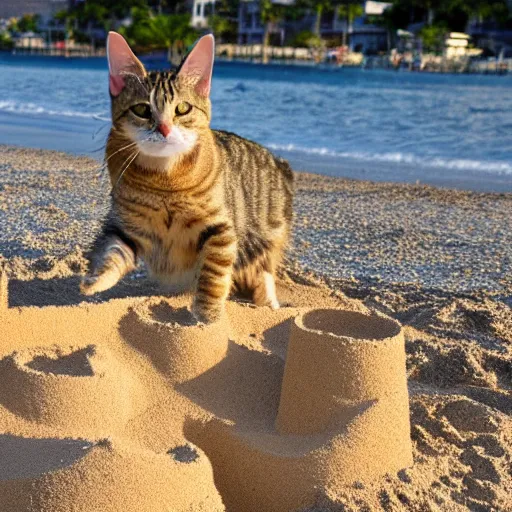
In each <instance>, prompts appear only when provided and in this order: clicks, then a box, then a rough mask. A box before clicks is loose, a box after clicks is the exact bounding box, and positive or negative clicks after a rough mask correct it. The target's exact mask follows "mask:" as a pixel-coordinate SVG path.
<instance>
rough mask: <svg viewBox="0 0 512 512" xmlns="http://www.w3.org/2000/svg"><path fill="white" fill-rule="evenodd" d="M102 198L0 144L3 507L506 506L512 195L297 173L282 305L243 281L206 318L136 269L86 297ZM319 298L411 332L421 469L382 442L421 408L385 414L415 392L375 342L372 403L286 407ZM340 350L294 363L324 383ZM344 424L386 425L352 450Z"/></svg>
mask: <svg viewBox="0 0 512 512" xmlns="http://www.w3.org/2000/svg"><path fill="white" fill-rule="evenodd" d="M108 201H109V196H108V181H107V177H106V174H105V172H104V171H103V170H102V169H101V168H100V167H99V165H98V162H97V161H95V160H93V159H89V158H86V157H75V156H71V155H68V154H64V153H57V152H52V151H46V150H33V149H23V148H16V147H13V146H0V226H1V227H2V229H1V230H0V269H2V276H3V277H2V282H1V283H0V320H1V322H2V326H3V327H2V329H1V334H0V366H1V367H2V370H1V372H2V376H3V378H2V379H1V383H0V461H1V462H0V510H2V511H5V512H25V511H26V512H43V511H44V512H47V511H48V512H49V511H52V512H60V511H62V512H64V511H69V510H77V511H81V512H91V511H99V510H102V511H103V510H104V511H121V510H123V511H132V510H133V511H135V510H142V511H148V512H149V511H151V512H155V511H162V512H163V511H167V510H173V511H176V510H179V511H187V510H190V511H200V510H204V511H222V510H226V511H228V512H244V511H247V512H256V511H258V512H272V511H274V510H276V512H277V511H281V512H285V510H290V511H292V510H293V511H297V512H298V511H299V510H302V511H303V512H305V511H309V512H313V511H314V512H338V511H374V510H376V511H377V510H385V511H400V510H404V511H418V512H419V511H450V512H451V511H455V512H456V511H466V510H471V511H500V512H501V511H507V510H512V498H511V489H512V470H511V467H512V466H511V461H512V309H511V306H512V273H511V271H510V269H511V265H512V244H511V241H512V229H511V227H510V212H511V211H512V194H510V193H486V192H466V191H455V190H449V189H442V188H434V187H429V186H425V185H405V184H388V183H374V182H369V181H368V182H366V181H356V180H348V179H341V178H330V177H326V176H319V175H313V174H303V173H299V174H297V197H296V202H295V221H294V232H293V247H292V248H291V250H290V251H289V253H288V256H287V260H286V265H285V267H284V268H283V269H282V271H281V273H280V282H279V285H278V296H279V298H280V300H281V303H282V305H283V307H282V308H281V309H280V310H278V311H274V312H273V311H270V310H269V309H266V308H261V309H258V308H253V307H250V306H249V305H248V304H246V303H244V302H242V301H240V300H239V299H236V298H234V299H233V300H231V301H230V302H229V305H228V308H227V317H228V318H227V319H226V323H225V324H224V323H222V324H221V325H220V326H219V327H218V328H217V329H216V331H215V333H213V332H212V331H208V329H209V328H208V327H205V328H203V327H200V326H194V325H192V324H191V323H190V318H189V317H188V313H187V309H186V307H187V305H189V303H190V297H189V296H187V295H180V294H177V293H176V291H174V290H165V289H163V288H161V287H159V286H158V285H157V284H155V283H152V282H150V281H149V280H148V279H147V278H146V273H145V270H144V269H143V268H140V269H138V270H137V271H136V272H135V273H134V274H132V275H130V276H128V277H127V278H126V279H125V280H124V281H123V282H122V283H120V284H119V285H118V286H116V287H115V288H114V289H112V290H109V291H108V292H105V293H103V294H101V295H99V296H94V297H83V296H81V295H80V294H79V290H78V283H79V279H80V276H81V275H82V274H83V273H84V271H85V258H84V253H85V252H86V250H87V248H88V246H89V244H90V242H91V240H92V238H93V236H94V234H95V233H96V232H97V230H98V229H99V226H100V221H101V218H102V216H103V215H105V213H106V211H107V208H108ZM325 309H342V310H344V311H348V312H352V314H354V315H363V316H364V315H366V316H365V318H367V319H368V320H367V321H368V327H367V328H368V330H369V331H371V329H370V324H371V323H372V322H373V321H374V320H375V322H377V327H376V328H375V329H376V331H375V329H374V331H375V332H374V331H372V332H369V331H368V332H367V331H364V332H362V333H359V332H356V331H357V329H354V330H353V332H352V331H351V334H350V336H352V337H353V338H354V339H356V340H357V339H360V340H363V339H369V340H376V339H382V340H384V341H383V342H385V343H388V342H389V344H390V346H393V347H395V348H396V350H397V351H398V352H397V353H399V349H400V346H399V345H400V343H403V341H405V352H404V353H403V355H404V361H403V363H404V365H405V370H404V375H403V377H404V379H403V386H405V375H406V376H407V390H408V395H409V396H408V406H409V410H410V414H409V419H410V437H411V439H412V458H413V464H412V465H411V464H410V461H409V462H407V461H408V459H407V457H408V454H407V446H408V445H407V443H406V442H401V444H400V445H399V446H400V447H403V450H404V451H403V453H401V452H400V450H399V449H397V448H396V446H395V447H394V445H393V444H392V443H391V441H389V442H390V444H389V445H387V444H386V442H387V440H392V439H395V440H396V439H402V441H403V439H405V438H407V439H408V436H409V431H408V429H409V422H408V421H406V422H405V423H403V424H400V425H401V426H400V427H396V425H397V424H398V423H400V421H402V420H403V416H400V417H399V415H398V412H397V418H398V419H397V422H395V423H393V422H392V420H391V419H390V422H391V423H390V424H392V425H395V427H396V431H392V430H389V431H387V430H386V429H387V423H385V422H383V423H382V424H381V427H380V428H377V427H375V425H377V424H378V421H377V420H379V418H381V417H385V415H388V417H389V418H392V417H393V413H392V412H390V411H393V410H395V412H396V411H399V410H400V411H401V410H402V409H401V408H403V407H404V402H403V400H402V401H400V400H401V398H400V397H401V396H402V395H400V393H402V391H403V390H401V388H400V385H401V384H400V382H401V381H400V379H401V374H400V369H399V368H398V367H397V369H396V374H395V373H394V372H395V369H393V370H392V371H391V370H390V373H389V374H388V375H380V374H379V373H378V372H379V361H380V359H379V358H375V359H372V358H371V357H370V355H369V356H368V360H367V362H366V363H365V364H363V365H362V367H361V368H362V371H363V372H365V371H368V372H373V373H371V375H372V377H371V378H370V379H369V381H368V382H373V381H372V380H371V379H375V382H377V381H378V382H379V385H378V386H377V385H376V387H375V400H373V398H374V397H373V395H372V396H371V397H370V396H369V395H368V396H367V397H366V398H365V400H366V401H367V402H368V403H367V405H366V406H365V407H367V409H364V408H363V409H357V408H355V409H354V407H355V406H354V404H355V403H356V401H357V400H359V399H360V398H361V397H359V395H358V398H357V400H356V399H355V398H354V399H353V403H352V404H348V402H347V404H344V405H343V407H345V409H344V410H345V413H344V414H345V416H344V419H343V421H342V420H340V419H339V418H338V419H336V421H335V420H334V419H332V418H330V419H329V421H327V420H326V423H325V424H324V425H323V426H322V427H319V426H318V425H317V426H315V427H314V428H313V427H312V426H311V425H310V424H307V421H306V419H307V418H308V413H307V403H306V402H300V401H299V402H297V404H298V405H297V407H295V408H293V407H292V410H293V411H294V412H293V413H292V412H289V407H288V409H287V407H286V406H285V405H286V404H285V405H283V404H284V402H285V399H286V398H285V397H286V396H287V395H286V389H287V386H288V387H289V389H292V390H293V389H294V384H293V382H292V384H291V385H290V384H289V379H290V378H291V377H289V376H288V375H289V374H290V372H292V370H290V369H289V368H292V366H291V363H290V360H289V356H290V354H291V353H292V352H289V350H292V346H293V347H294V346H295V345H292V341H290V343H289V340H293V344H295V343H296V342H297V344H298V343H299V341H300V335H299V334H300V333H299V334H297V336H296V338H294V337H293V335H292V334H290V332H291V333H293V332H295V331H294V329H295V330H296V331H297V329H299V331H300V329H301V324H300V322H299V324H300V325H299V324H297V318H302V317H304V318H306V317H307V314H308V313H307V312H308V311H312V310H313V311H317V310H325ZM382 315H385V317H384V316H382ZM340 318H341V317H340ZM344 318H345V317H344ZM346 318H349V317H346ZM383 318H387V319H388V320H389V322H390V323H386V322H388V320H383ZM309 321H311V322H312V320H311V319H309V320H307V321H306V320H304V326H303V330H304V329H305V330H307V329H309V327H311V325H310V324H308V323H307V322H309ZM395 321H398V322H400V323H401V324H402V326H403V327H402V331H401V332H400V334H398V331H396V332H395V331H394V330H393V329H395V327H393V326H395V325H398V324H395ZM379 322H384V323H379ZM320 323H321V322H320ZM297 325H298V327H297ZM381 325H382V326H383V327H382V328H381V327H379V326H381ZM308 326H309V327H308ZM347 326H350V321H349V320H347ZM386 326H387V327H386ZM311 329H313V327H311ZM325 329H327V328H326V327H325ZM336 329H337V327H335V326H334V327H329V328H328V331H327V332H330V333H332V334H336V333H335V331H336ZM347 329H349V327H347ZM397 329H399V327H398V328H397ZM299 331H297V332H299ZM377 331H381V332H377ZM388 331H389V332H388ZM300 332H302V331H300ZM347 336H348V335H347ZM217 337H218V338H219V339H221V340H222V343H221V344H220V345H218V344H216V345H209V344H208V343H206V341H207V340H211V339H214V338H217ZM395 338H396V340H395ZM322 339H328V336H327V337H325V336H324V338H322ZM169 340H178V341H180V340H181V341H182V343H181V342H180V343H178V344H177V346H173V345H172V343H173V342H171V341H169ZM389 340H391V341H389ZM393 340H395V341H393ZM400 340H401V341H400ZM393 343H395V345H392V344H393ZM370 345H371V344H370ZM373 345H375V343H374V344H373ZM373 345H372V346H373ZM297 346H298V345H297ZM183 347H185V348H183ZM395 348H393V350H395ZM293 350H294V352H293V354H295V355H298V354H300V349H299V348H293ZM314 350H317V349H316V348H315V349H314ZM347 357H348V356H347ZM372 357H373V356H372ZM375 357H377V356H375ZM379 357H384V356H381V355H379ZM386 357H387V356H386ZM397 358H398V359H397ZM383 360H384V359H383ZM393 360H394V361H396V360H400V357H399V356H396V357H395V356H394V357H393ZM372 361H373V363H372ZM372 364H373V365H374V366H373V367H372ZM328 365H329V360H328V359H326V368H325V372H323V371H322V369H320V370H318V369H317V370H316V371H315V372H314V374H313V375H314V378H312V377H311V375H307V373H305V371H306V370H295V372H296V374H298V375H299V377H300V378H301V379H302V380H301V379H299V382H301V383H302V384H304V383H305V382H306V383H307V382H316V381H318V382H319V385H318V388H314V387H313V388H312V389H313V390H314V393H316V392H318V393H320V390H321V389H322V386H323V383H324V384H326V385H327V384H329V385H330V384H332V379H333V378H334V376H335V375H337V373H336V372H335V371H333V370H328V368H327V366H328ZM299 366H300V365H299ZM343 371H346V372H347V374H346V376H344V377H343V376H342V377H339V378H340V379H341V380H340V382H339V386H341V387H344V386H346V389H347V390H351V389H352V388H351V387H350V386H351V382H352V381H354V380H356V376H354V375H352V374H351V373H350V372H351V369H350V368H349V367H346V368H345V369H344V370H343ZM354 371H355V370H354ZM297 372H298V373H297ZM301 372H302V373H301ZM342 373H343V372H341V374H342ZM379 375H380V376H379ZM308 377H309V380H308ZM388 377H389V381H387V380H386V379H387V378H388ZM395 377H396V378H395ZM336 378H337V377H336ZM287 379H288V380H287ZM323 379H324V380H323ZM378 379H381V380H378ZM302 384H301V385H302ZM395 385H396V386H397V387H396V389H397V391H396V393H395V394H393V397H394V398H392V399H391V398H389V396H390V395H388V394H387V391H388V388H387V386H389V389H391V387H392V386H395ZM290 386H291V387H290ZM324 388H325V386H324ZM393 389H394V388H393ZM404 389H405V388H404ZM347 392H349V391H347ZM290 393H291V392H290ZM354 393H355V391H354ZM290 396H292V397H293V396H294V395H293V393H291V395H290ZM397 397H398V398H397ZM370 398H371V399H372V400H373V401H372V400H370ZM402 398H403V397H402ZM289 400H291V399H290V398H289ZM297 400H298V399H297ZM361 400H362V398H361ZM365 403H366V402H365ZM358 404H359V402H358ZM338 406H339V407H341V406H340V405H339V404H338V405H336V407H338ZM350 407H352V409H350ZM385 407H388V409H385ZM406 407H407V402H405V408H406ZM297 410H300V411H304V412H303V414H301V415H299V416H298V417H296V418H295V419H294V421H293V422H292V426H290V422H289V420H288V419H287V418H290V417H291V416H290V415H292V414H296V411H297ZM287 411H288V412H287ZM346 411H355V412H353V413H348V412H346ZM350 414H352V417H351V418H348V416H350ZM379 414H380V415H381V416H379ZM287 415H288V416H287ZM372 415H373V416H372ZM312 416H314V415H312ZM276 418H277V423H275V421H276ZM365 418H366V419H365ZM368 418H370V419H368ZM371 418H373V420H372V419H371ZM406 420H407V418H406ZM287 421H288V424H287ZM364 421H368V422H370V423H364ZM371 421H374V423H371ZM340 422H341V423H340ZM343 422H345V423H343ZM357 422H360V423H357ZM361 422H362V423H361ZM375 422H377V423H375ZM302 423H304V424H305V426H304V428H303V431H300V429H299V428H298V427H297V425H302ZM276 425H277V426H276ZM340 425H341V426H340ZM351 425H356V426H357V425H363V426H361V427H360V431H361V432H362V433H363V434H365V435H367V436H370V433H371V436H373V437H374V438H375V439H378V440H379V442H378V443H376V444H375V445H374V446H372V445H371V443H370V444H368V443H367V442H366V441H365V440H364V439H363V441H362V444H361V446H360V448H358V449H360V450H361V452H360V453H361V454H362V455H361V456H360V457H359V456H357V454H358V453H359V452H358V451H357V450H355V449H354V448H353V446H354V444H353V443H352V444H351V442H350V440H351V439H352V438H351V437H350V436H351V435H352V434H353V432H352V430H351V428H352V427H351ZM342 426H343V428H342ZM357 428H359V427H357ZM357 428H356V427H354V431H355V430H357ZM294 429H298V430H297V431H294ZM327 434H329V435H327ZM354 435H355V434H354ZM371 436H370V437H371ZM365 443H366V444H365ZM379 445H381V446H379ZM347 446H348V447H349V448H347ZM397 446H398V445H397ZM344 450H345V451H344ZM379 450H381V451H382V453H385V454H387V455H388V456H389V458H388V459H386V460H384V459H382V457H381V455H382V454H381V452H379ZM333 454H334V455H333ZM336 457H337V458H336ZM351 457H352V458H351ZM340 461H341V462H340ZM299 462H300V464H299ZM344 463H345V467H344ZM386 464H387V466H386ZM386 467H388V468H389V470H387V471H384V469H382V468H386ZM372 468H374V469H375V468H381V469H382V472H383V473H382V474H380V473H379V474H377V473H378V472H377V470H375V471H373V470H372ZM372 471H373V473H372ZM310 488H311V489H313V488H315V489H316V490H315V493H313V491H311V492H310V491H308V489H310ZM282 489H285V491H286V492H284V491H283V490H282ZM263 496H264V497H265V498H262V497H263ZM263 499H264V500H265V501H262V500H263ZM286 500H289V501H286ZM255 503H259V508H256V507H255V505H254V504H255ZM288 503H289V504H290V505H288ZM291 504H293V506H292V505H291ZM2 507H3V508H2ZM283 507H285V508H283ZM290 507H292V508H290Z"/></svg>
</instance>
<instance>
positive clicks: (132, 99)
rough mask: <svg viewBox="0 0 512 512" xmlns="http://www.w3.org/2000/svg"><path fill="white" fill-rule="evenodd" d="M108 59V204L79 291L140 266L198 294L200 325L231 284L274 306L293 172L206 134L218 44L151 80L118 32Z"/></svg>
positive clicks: (247, 147) (249, 147)
mask: <svg viewBox="0 0 512 512" xmlns="http://www.w3.org/2000/svg"><path fill="white" fill-rule="evenodd" d="M107 54H108V60H109V71H110V84H109V85H110V96H111V100H112V129H111V131H110V134H109V137H108V142H107V146H106V162H107V165H108V171H109V175H110V180H111V183H112V194H111V196H112V205H111V209H110V212H109V214H108V215H107V218H106V220H105V223H104V225H103V229H102V231H101V232H100V235H99V236H98V238H97V239H96V241H95V243H94V245H93V248H92V250H91V253H90V257H89V259H90V265H89V271H88V274H87V275H86V276H85V277H84V279H83V281H82V284H81V290H82V292H83V293H85V294H87V295H90V294H94V293H97V292H101V291H103V290H106V289H108V288H110V287H112V286H114V285H115V284H116V283H117V282H118V281H119V280H120V279H121V278H122V277H123V276H124V275H126V274H127V273H128V272H130V271H131V270H133V269H134V268H135V267H136V263H137V260H138V258H141V259H142V260H144V262H145V263H146V265H147V267H148V269H149V271H150V272H151V274H152V275H153V276H155V277H156V278H158V279H160V280H164V281H168V282H171V283H182V284H185V285H187V286H189V287H193V288H194V290H195V296H194V303H193V306H192V312H193V314H194V316H195V317H196V319H197V320H198V321H201V322H214V321H216V320H217V319H218V318H219V317H220V315H221V314H222V311H223V308H224V303H225V300H226V298H227V296H228V294H229V292H230V290H231V289H232V288H235V289H238V290H240V291H242V292H248V293H249V294H250V295H251V296H252V299H253V301H254V303H255V304H256V305H268V306H270V307H272V308H278V307H279V303H278V301H277V298H276V291H275V282H274V275H275V271H276V267H277V266H278V264H279V263H280V260H281V257H282V254H283V250H284V249H285V246H286V244H287V242H288V238H289V234H290V222H291V218H292V199H293V174H292V171H291V169H290V167H289V165H288V163H287V162H286V161H284V160H282V159H280V158H276V157H274V156H273V155H272V154H271V153H270V152H269V151H267V150H266V149H264V148H263V147H261V146H259V145H258V144H256V143H254V142H250V141H248V140H245V139H243V138H241V137H239V136H237V135H234V134H232V133H228V132H223V131H216V130H211V129H210V126H209V125H210V116H211V105H210V99H209V94H210V84H211V75H212V67H213V58H214V40H213V37H212V36H211V35H206V36H204V37H202V38H201V39H200V40H199V41H198V42H197V44H196V45H195V47H194V48H193V50H192V51H191V52H190V54H189V55H188V56H187V57H186V59H185V60H184V61H183V63H182V64H181V66H180V67H179V68H178V69H177V70H176V71H175V72H146V70H145V69H144V66H143V65H142V63H141V62H140V61H139V60H138V59H137V57H136V56H135V55H134V54H133V53H132V51H131V50H130V48H129V46H128V44H127V43H126V41H125V40H124V39H123V38H122V36H120V35H119V34H117V33H115V32H111V33H110V34H109V37H108V42H107Z"/></svg>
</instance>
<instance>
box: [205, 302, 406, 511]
mask: <svg viewBox="0 0 512 512" xmlns="http://www.w3.org/2000/svg"><path fill="white" fill-rule="evenodd" d="M268 425H269V426H268V428H263V429H261V428H260V429H259V430H249V429H247V428H245V429H242V428H239V427H237V425H233V424H232V423H231V424H229V423H227V422H223V421H218V422H214V423H213V424H212V426H211V429H212V432H211V434H212V435H214V436H215V438H216V442H217V444H216V448H211V449H209V448H206V447H205V450H206V452H207V453H208V455H209V456H210V458H211V460H212V462H213V464H214V468H215V469H216V482H217V484H218V487H219V489H220V491H221V493H222V495H223V498H224V500H225V503H226V506H227V510H236V511H237V512H251V511H254V510H265V511H266V512H283V511H294V510H299V509H301V508H302V507H305V506H308V505H311V504H313V503H314V501H315V499H316V497H317V495H318V492H319V490H322V489H332V490H333V491H336V490H339V489H340V488H341V487H342V486H343V485H350V484H353V483H354V482H355V481H363V482H364V481H371V480H372V479H374V478H377V477H381V476H382V475H384V474H385V473H388V472H389V473H392V472H396V471H399V470H400V469H402V468H405V467H407V466H410V465H411V464H412V447H411V440H410V426H409V402H408V392H407V381H406V372H405V348H404V338H403V334H402V331H401V327H400V324H398V323H397V322H396V321H394V320H392V319H390V318H388V317H385V316H382V315H380V314H377V313H372V314H362V313H356V312H350V311H341V310H311V311H307V312H304V313H302V314H299V315H298V316H297V317H296V318H294V319H293V320H292V324H291V329H290V339H289V344H288V353H287V357H286V363H285V369H284V377H283V382H282V388H281V397H280V403H279V408H278V411H277V418H275V422H273V421H272V420H270V421H269V423H268ZM204 446H206V445H204Z"/></svg>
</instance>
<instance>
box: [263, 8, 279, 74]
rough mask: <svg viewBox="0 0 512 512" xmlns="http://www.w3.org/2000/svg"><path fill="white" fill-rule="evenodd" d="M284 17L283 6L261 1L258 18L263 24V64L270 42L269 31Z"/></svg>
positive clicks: (265, 60) (266, 59) (265, 61)
mask: <svg viewBox="0 0 512 512" xmlns="http://www.w3.org/2000/svg"><path fill="white" fill-rule="evenodd" d="M284 15H285V6H284V5H280V4H274V3H272V0H261V2H260V16H261V21H262V23H263V27H264V28H263V63H264V64H267V63H268V55H267V48H268V46H269V42H270V29H271V27H272V25H274V24H276V23H279V22H280V21H281V20H282V19H283V18H284Z"/></svg>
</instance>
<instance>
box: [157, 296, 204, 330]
mask: <svg viewBox="0 0 512 512" xmlns="http://www.w3.org/2000/svg"><path fill="white" fill-rule="evenodd" d="M149 310H150V312H151V316H152V317H153V319H154V320H156V321H157V322H162V323H165V324H168V323H171V324H180V325H196V324H197V322H196V320H195V318H194V317H193V316H192V313H190V311H189V310H188V309H187V308H185V307H183V308H179V309H174V308H172V307H171V306H170V305H169V304H168V303H167V302H165V301H162V302H160V303H159V304H155V305H154V306H151V307H150V308H149Z"/></svg>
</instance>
